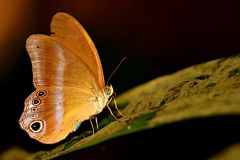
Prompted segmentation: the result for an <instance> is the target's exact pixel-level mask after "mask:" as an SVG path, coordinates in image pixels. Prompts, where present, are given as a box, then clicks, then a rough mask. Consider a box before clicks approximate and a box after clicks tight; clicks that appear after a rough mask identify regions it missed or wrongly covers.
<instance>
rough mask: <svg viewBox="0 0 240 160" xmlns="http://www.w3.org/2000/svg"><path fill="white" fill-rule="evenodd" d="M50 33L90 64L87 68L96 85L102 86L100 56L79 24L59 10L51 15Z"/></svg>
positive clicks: (102, 77) (102, 76)
mask: <svg viewBox="0 0 240 160" xmlns="http://www.w3.org/2000/svg"><path fill="white" fill-rule="evenodd" d="M51 33H53V34H52V35H51V36H52V37H53V38H54V39H55V40H56V41H57V42H59V43H61V44H63V45H64V46H65V47H66V48H68V49H69V50H71V52H72V53H73V54H75V55H76V56H77V57H78V58H79V59H81V60H82V61H83V62H85V63H86V64H90V65H89V69H90V70H91V71H92V73H93V75H94V77H95V79H96V80H97V84H98V86H99V87H101V88H104V86H105V84H104V75H103V70H102V65H101V61H100V58H99V56H98V53H97V50H96V48H95V45H94V43H93V42H92V40H91V38H90V37H89V35H88V34H87V32H86V31H85V29H84V28H83V27H82V26H81V24H80V23H79V22H78V21H77V20H76V19H75V18H74V17H72V16H71V15H69V14H66V13H63V12H59V13H57V14H55V15H54V16H53V19H52V22H51ZM76 33H77V34H76ZM79 51H81V52H79Z"/></svg>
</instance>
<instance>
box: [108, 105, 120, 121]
mask: <svg viewBox="0 0 240 160" xmlns="http://www.w3.org/2000/svg"><path fill="white" fill-rule="evenodd" d="M107 108H108V110H109V112H110V114H111V115H112V116H113V117H114V118H115V119H116V120H117V121H118V119H117V117H116V116H114V114H113V112H112V110H111V108H110V107H109V105H108V104H107Z"/></svg>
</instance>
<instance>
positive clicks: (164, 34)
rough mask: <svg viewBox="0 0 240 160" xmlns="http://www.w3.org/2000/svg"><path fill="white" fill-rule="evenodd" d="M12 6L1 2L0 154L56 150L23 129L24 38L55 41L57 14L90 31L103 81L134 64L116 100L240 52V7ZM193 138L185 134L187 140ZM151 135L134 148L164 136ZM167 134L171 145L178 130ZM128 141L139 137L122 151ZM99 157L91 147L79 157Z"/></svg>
mask: <svg viewBox="0 0 240 160" xmlns="http://www.w3.org/2000/svg"><path fill="white" fill-rule="evenodd" d="M13 1H14V0H13ZM13 1H9V2H0V13H1V14H0V71H1V72H0V88H1V111H0V113H1V116H0V122H1V132H0V142H1V144H0V151H4V150H6V149H7V148H8V147H10V146H16V145H17V146H21V147H24V148H25V149H27V150H30V151H36V150H39V149H48V148H51V147H52V148H53V147H54V146H46V145H41V144H40V143H38V142H36V141H35V140H32V139H30V138H29V137H28V136H27V134H26V133H25V131H22V130H21V129H20V127H19V126H18V123H17V122H18V119H19V117H20V115H21V112H22V111H23V107H24V106H23V102H24V99H25V98H26V97H27V96H28V95H29V94H30V93H31V92H32V91H33V90H34V88H33V85H32V71H31V63H30V59H29V57H28V54H27V52H26V50H25V41H26V38H27V37H28V36H29V35H30V34H33V33H43V34H49V24H50V21H51V18H52V16H53V15H54V14H55V13H56V12H58V11H64V12H67V13H69V14H71V15H73V16H74V17H76V18H77V19H78V20H79V22H80V23H81V24H82V25H83V26H84V28H85V29H86V30H87V32H88V33H89V35H90V36H91V38H92V40H93V42H94V43H95V45H96V47H97V49H98V52H99V55H100V58H101V61H102V65H103V69H104V73H105V79H107V78H108V76H109V75H110V73H111V72H112V71H113V69H114V68H115V67H116V66H117V65H118V63H119V61H120V60H121V59H122V58H123V57H125V56H126V57H127V58H128V59H127V60H126V61H125V62H124V63H123V64H122V65H121V67H120V68H119V70H118V71H117V72H116V74H115V75H114V76H113V78H112V79H111V81H110V82H111V84H113V86H114V89H115V91H116V92H117V93H118V94H120V93H122V92H124V91H126V90H128V89H130V88H132V87H134V86H137V85H139V84H141V83H143V82H147V81H149V80H151V79H154V78H156V77H158V76H161V75H165V74H169V73H172V72H175V71H177V70H179V69H182V68H185V67H188V66H191V65H194V64H199V63H202V62H206V61H209V60H212V59H216V58H220V57H224V56H230V55H233V54H236V53H239V51H240V45H239V44H240V38H239V37H240V21H239V18H240V14H239V11H240V6H239V4H238V0H218V1H217V0H212V1H209V0H201V1H191V0H181V1H179V0H161V1H149V0H121V1H113V0H101V1H94V0H76V1H63V0H51V1H49V0H41V1H31V0H23V1H16V0H15V1H14V2H13ZM230 119H231V118H230ZM238 121H239V120H238ZM206 124H208V123H206ZM180 126H181V125H180ZM203 126H204V125H203ZM220 126H221V125H220ZM180 128H181V127H180ZM183 128H184V127H183ZM210 128H211V127H210ZM168 129H169V128H168ZM190 130H192V128H191V127H190V128H185V131H186V133H187V132H188V131H190ZM223 130H224V129H223ZM177 131H178V129H176V128H175V131H174V132H175V133H176V132H177ZM182 131H183V132H184V129H182ZM148 132H149V133H147V134H148V135H146V136H145V135H144V134H145V133H141V134H143V136H142V137H141V135H140V136H135V137H137V138H135V139H136V141H139V140H142V142H144V141H150V142H149V144H147V145H151V143H152V142H154V140H151V139H147V138H149V136H151V135H155V136H157V135H156V133H158V132H159V131H153V132H151V131H148ZM165 132H166V134H164V136H166V137H165V138H164V139H165V141H164V142H165V143H164V144H167V142H166V139H167V138H169V137H167V136H170V135H168V134H167V132H172V128H171V127H170V130H165ZM165 132H164V133H165ZM210 132H211V131H210ZM184 133H185V132H184ZM238 133H239V132H238ZM196 134H200V133H196ZM183 135H185V134H183ZM196 136H197V135H196ZM144 138H146V139H144ZM160 138H161V136H159V139H160ZM130 139H134V137H133V136H127V138H125V139H124V141H121V142H125V143H124V145H123V146H124V148H125V147H126V149H127V146H128V143H129V144H135V143H136V141H134V140H132V141H131V140H130ZM210 139H211V138H210ZM220 139H222V138H220ZM115 141H116V140H115ZM113 142H114V141H113ZM189 142H190V140H189ZM159 143H160V142H159ZM179 143H180V142H179ZM116 144H117V145H116ZM116 144H112V145H113V147H110V148H111V149H112V150H113V149H115V148H116V150H119V148H121V145H120V144H118V143H116ZM106 145H108V144H107V143H106ZM171 145H173V146H174V145H175V143H174V142H173V141H172V143H171ZM178 145H179V144H178ZM190 145H192V144H190ZM129 146H131V145H129ZM203 146H204V145H203ZM134 147H136V148H137V147H139V145H137V144H136V145H133V146H131V148H134ZM144 147H146V146H144ZM179 147H180V148H182V147H183V146H181V145H180V146H179ZM97 148H99V146H97ZM117 148H118V149H117ZM163 148H164V147H163ZM190 148H191V147H190ZM103 150H104V149H103ZM121 150H122V149H121ZM95 151H96V148H95V149H94V147H92V148H90V149H87V151H86V152H83V153H82V154H81V155H83V154H84V153H85V154H87V153H91V152H92V153H94V152H95ZM99 151H102V150H101V149H100V150H99ZM109 152H111V151H108V153H109ZM158 152H159V151H158ZM111 153H112V154H113V156H118V155H117V154H118V153H117V152H111ZM159 154H160V153H159ZM92 156H93V155H92ZM96 156H98V155H97V154H96ZM65 158H66V157H65Z"/></svg>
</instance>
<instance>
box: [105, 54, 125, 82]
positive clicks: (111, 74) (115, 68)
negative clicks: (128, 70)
mask: <svg viewBox="0 0 240 160" xmlns="http://www.w3.org/2000/svg"><path fill="white" fill-rule="evenodd" d="M126 59H127V57H124V58H123V59H122V60H121V61H120V62H119V64H118V65H117V67H116V68H115V69H114V70H113V72H112V73H111V74H110V76H109V77H108V80H107V86H108V82H109V80H110V79H111V78H112V76H113V75H114V73H115V72H116V71H117V70H118V68H119V67H120V65H121V64H122V62H123V61H124V60H126Z"/></svg>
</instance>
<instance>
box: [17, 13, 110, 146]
mask: <svg viewBox="0 0 240 160" xmlns="http://www.w3.org/2000/svg"><path fill="white" fill-rule="evenodd" d="M66 18H67V19H66ZM63 19H65V20H66V22H67V23H66V24H65V25H63V26H64V28H65V29H63V28H61V27H62V26H61V25H60V24H61V23H62V21H63ZM58 21H60V22H61V23H60V22H58ZM51 27H52V31H53V32H54V33H55V34H53V35H51V36H47V35H41V34H39V35H32V36H30V37H29V38H28V39H27V42H26V48H27V51H28V53H29V55H30V58H31V62H32V68H33V83H34V86H35V87H36V91H34V92H33V93H32V94H31V95H30V96H29V97H28V98H27V100H26V101H25V108H24V112H23V114H22V116H21V118H20V126H21V127H22V128H23V129H24V130H26V131H27V132H28V134H29V135H30V136H31V137H32V138H35V139H37V140H39V141H41V142H42V143H56V142H58V141H60V140H62V139H64V138H65V137H66V136H67V135H68V134H69V133H70V132H72V131H73V130H74V128H75V127H76V126H77V125H78V124H79V123H81V122H82V121H84V120H86V119H89V118H90V117H91V116H94V115H96V114H98V113H100V112H101V111H102V109H103V108H104V106H105V104H106V103H107V101H108V100H107V99H106V97H105V96H104V93H103V92H104V91H103V87H104V78H103V72H102V67H101V63H100V59H99V57H98V54H97V52H96V49H95V47H94V45H93V43H92V41H91V39H90V37H89V36H88V35H87V33H86V31H85V30H84V29H83V28H82V26H81V25H80V24H79V23H78V22H77V21H76V20H75V19H74V18H72V17H71V16H69V15H67V14H63V13H59V14H56V15H55V16H54V18H53V20H52V23H51ZM68 33H69V34H68ZM75 35H76V36H75ZM77 35H78V36H77ZM64 36H65V38H64ZM68 41H72V43H71V42H68ZM76 41H80V42H76ZM42 91H44V92H45V93H47V94H46V95H45V96H44V97H41V96H40V95H38V94H39V93H40V92H42ZM39 101H40V102H41V103H39V104H38V102H39ZM35 102H37V103H35ZM34 108H35V109H34ZM36 110H37V111H36ZM39 128H40V129H41V130H40V129H39ZM35 129H36V130H35ZM35 131H37V132H35Z"/></svg>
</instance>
